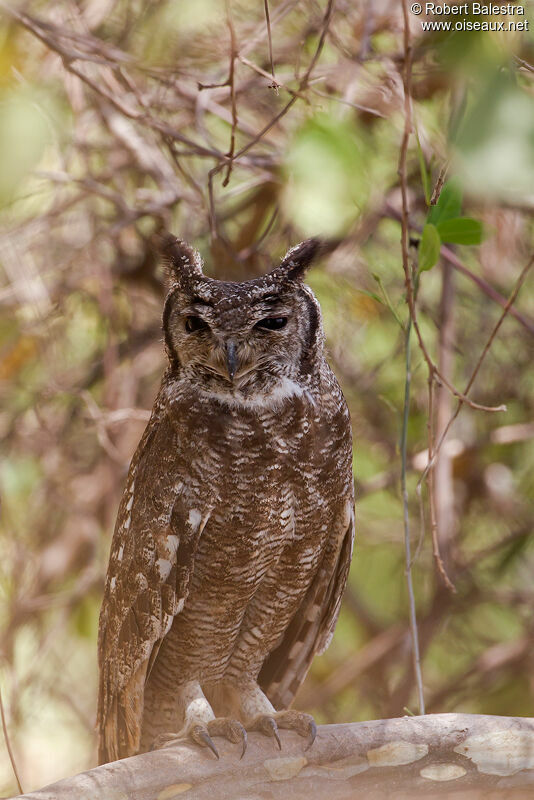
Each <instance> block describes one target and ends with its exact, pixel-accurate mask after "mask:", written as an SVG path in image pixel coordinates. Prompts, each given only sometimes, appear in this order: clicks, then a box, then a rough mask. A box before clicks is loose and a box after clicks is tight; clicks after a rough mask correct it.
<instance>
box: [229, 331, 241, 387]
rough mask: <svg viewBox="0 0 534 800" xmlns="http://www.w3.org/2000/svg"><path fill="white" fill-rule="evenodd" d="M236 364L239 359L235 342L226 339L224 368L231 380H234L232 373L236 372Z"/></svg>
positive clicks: (237, 364)
mask: <svg viewBox="0 0 534 800" xmlns="http://www.w3.org/2000/svg"><path fill="white" fill-rule="evenodd" d="M238 366H239V361H238V358H237V349H236V346H235V342H234V341H233V340H232V339H228V341H227V342H226V368H227V370H228V375H229V377H230V380H231V381H233V380H234V375H235V374H236V372H237V368H238Z"/></svg>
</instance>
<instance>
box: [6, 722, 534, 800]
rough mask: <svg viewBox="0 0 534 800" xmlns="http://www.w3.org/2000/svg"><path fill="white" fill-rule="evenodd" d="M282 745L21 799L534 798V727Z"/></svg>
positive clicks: (393, 727) (374, 726) (179, 752)
mask: <svg viewBox="0 0 534 800" xmlns="http://www.w3.org/2000/svg"><path fill="white" fill-rule="evenodd" d="M281 737H282V752H279V751H278V750H277V749H276V747H275V745H274V742H273V740H272V739H268V738H266V737H265V736H262V735H261V734H259V733H252V734H250V736H249V745H248V749H247V752H246V754H245V756H244V758H243V759H242V760H240V759H239V745H234V744H230V743H229V742H227V741H226V740H220V742H219V741H218V742H217V746H218V748H219V751H220V753H221V758H220V760H219V761H217V760H216V759H215V758H214V757H213V756H212V755H211V753H209V752H208V751H207V750H206V751H205V750H202V749H200V748H198V747H196V746H194V745H191V744H187V743H182V742H180V743H178V744H175V745H173V746H172V747H167V748H166V749H163V750H157V751H154V752H152V753H145V754H143V755H139V756H134V757H133V758H126V759H124V760H123V761H117V762H114V763H112V764H105V765H104V766H101V767H97V768H96V769H92V770H89V771H88V772H84V773H81V774H80V775H76V776H74V777H72V778H67V779H65V780H62V781H59V782H58V783H55V784H52V785H51V786H48V787H46V788H44V789H40V790H38V791H35V792H31V793H30V794H25V795H20V798H19V800H22V798H24V800H74V799H75V798H76V800H85V798H87V800H89V798H90V800H98V798H101V799H102V800H104V798H105V799H106V800H110V798H113V800H178V798H181V797H184V798H192V799H193V798H194V800H226V799H228V800H230V799H231V800H238V798H241V800H243V799H244V798H245V797H246V798H247V800H260V798H261V797H266V796H268V797H269V798H289V800H313V798H317V799H319V798H325V797H327V798H329V800H349V799H350V800H352V799H353V798H354V797H365V798H373V800H374V798H392V797H395V798H400V797H410V798H411V797H426V798H430V797H435V796H436V792H438V791H440V789H441V790H442V789H443V788H445V787H444V784H445V783H447V784H448V787H450V791H451V792H454V794H455V796H458V797H465V796H469V797H475V796H476V797H479V796H482V795H481V794H479V792H482V791H483V792H484V798H485V800H488V798H492V797H495V798H498V797H500V798H502V797H503V796H506V798H512V797H513V798H518V800H519V798H520V797H526V796H528V794H529V792H530V793H531V792H533V791H534V719H529V718H517V717H516V718H514V717H493V716H483V715H476V714H435V715H432V714H428V715H426V716H421V717H401V718H398V719H387V720H373V721H370V722H355V723H350V724H347V725H322V726H320V728H319V732H318V735H317V739H316V741H315V743H314V745H313V747H312V748H311V749H310V750H308V751H305V750H304V743H303V740H302V739H301V738H300V737H299V736H297V735H296V734H295V733H292V732H288V731H282V732H281ZM448 787H447V788H448ZM528 787H530V788H528ZM457 792H459V793H460V794H458V795H456V793H457ZM439 796H441V797H442V796H443V794H442V793H441V791H440V794H439ZM446 796H447V797H448V796H449V794H448V793H446Z"/></svg>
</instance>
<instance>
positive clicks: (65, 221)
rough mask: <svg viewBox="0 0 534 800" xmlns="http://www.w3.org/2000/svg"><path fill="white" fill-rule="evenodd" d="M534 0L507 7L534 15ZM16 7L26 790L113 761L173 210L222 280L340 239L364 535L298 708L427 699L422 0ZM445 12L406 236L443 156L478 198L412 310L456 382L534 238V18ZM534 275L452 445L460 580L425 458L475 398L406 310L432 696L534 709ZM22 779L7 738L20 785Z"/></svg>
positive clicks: (11, 231) (8, 35) (6, 153)
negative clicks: (113, 661) (136, 469)
mask: <svg viewBox="0 0 534 800" xmlns="http://www.w3.org/2000/svg"><path fill="white" fill-rule="evenodd" d="M522 8H523V10H524V11H525V14H524V15H523V16H521V15H514V17H509V18H503V17H499V19H500V20H501V21H502V20H503V19H504V20H506V22H508V21H509V20H510V21H511V20H512V19H515V20H516V21H518V20H519V21H523V20H530V21H531V23H532V22H533V21H534V15H533V14H532V5H529V4H527V5H524V6H523V7H522ZM266 12H267V13H268V21H267V19H266ZM0 15H1V16H0V43H1V53H0V206H1V209H0V211H1V226H2V227H1V231H0V267H1V269H0V274H1V276H2V277H1V286H0V393H1V411H0V437H1V442H2V459H1V463H0V492H1V523H0V524H1V527H0V593H1V605H0V620H1V628H2V638H1V664H0V684H1V689H2V697H3V703H4V708H5V716H6V722H7V727H8V730H9V734H10V740H11V744H12V748H13V751H14V755H15V759H16V762H17V765H18V768H19V772H20V774H21V779H22V783H23V786H24V789H25V790H30V789H32V788H35V787H38V786H39V785H42V784H45V783H48V782H50V781H52V780H56V779H59V778H61V777H64V776H67V775H69V774H72V773H74V772H76V771H80V770H82V769H85V768H87V767H89V766H92V765H94V764H95V736H94V720H95V702H96V681H97V673H96V632H97V624H98V613H99V608H100V602H101V597H102V591H103V581H104V575H105V570H106V565H107V558H108V552H109V545H110V539H111V534H112V531H113V526H114V521H115V516H116V512H117V507H118V502H119V498H120V495H121V492H122V488H123V485H124V480H125V476H126V473H127V469H128V464H129V460H130V458H131V456H132V454H133V451H134V449H135V446H136V444H137V442H138V440H139V438H140V436H141V433H142V431H143V429H144V426H145V425H146V422H147V420H148V417H149V412H150V409H151V406H152V403H153V400H154V398H155V395H156V392H157V389H158V385H159V381H160V378H161V374H162V371H163V369H164V366H165V357H164V351H163V345H162V335H161V328H160V315H161V309H162V301H163V297H164V291H165V290H164V279H163V274H162V271H161V267H160V265H159V261H158V257H157V253H156V250H155V247H154V241H155V237H156V235H157V234H158V232H160V231H162V230H165V229H167V230H170V231H172V232H173V233H175V234H177V235H179V236H181V237H183V238H185V239H187V240H189V241H190V242H192V243H193V244H194V245H195V246H196V247H198V248H199V249H200V250H201V252H202V253H203V255H204V257H205V260H206V271H207V272H208V273H209V274H210V275H213V276H216V277H218V278H225V279H230V280H236V279H245V278H248V277H252V276H254V275H258V274H261V273H263V272H265V271H267V270H268V269H270V268H271V267H272V265H273V264H275V263H277V261H278V259H279V258H280V257H281V256H282V255H283V253H284V252H285V251H286V249H287V248H288V247H289V246H291V245H294V244H295V243H297V242H298V241H300V240H302V239H304V238H306V237H307V236H311V235H323V236H327V237H330V238H335V239H339V241H340V244H339V246H338V247H337V248H336V249H335V250H334V251H333V252H332V253H331V254H330V255H329V256H328V257H326V258H324V259H323V261H322V262H321V263H320V264H319V265H318V266H317V267H315V269H314V270H312V271H311V274H310V275H309V283H310V284H311V286H312V287H313V289H314V291H315V292H316V294H317V296H318V298H319V300H320V302H321V304H322V308H323V312H324V322H325V327H326V332H327V337H328V348H329V358H330V361H331V364H332V366H333V367H334V369H335V372H336V374H337V375H338V377H339V380H340V382H341V384H342V387H343V390H344V392H345V395H346V397H347V400H348V403H349V406H350V410H351V414H352V421H353V429H354V439H355V455H354V464H355V475H356V496H357V544H356V550H355V558H354V561H353V566H352V570H351V575H350V580H349V587H348V590H347V594H346V596H345V600H344V605H343V610H342V613H341V618H340V622H339V625H338V628H337V632H336V635H335V637H334V640H333V643H332V645H331V647H330V649H329V650H328V652H327V653H326V654H325V655H324V656H321V657H318V658H317V659H316V660H315V662H314V664H313V668H312V670H311V672H310V674H309V676H308V678H307V680H306V683H305V684H304V686H303V688H302V690H301V693H300V695H299V697H298V700H297V706H298V707H301V708H305V709H306V710H307V711H310V712H313V713H314V714H315V716H316V719H317V720H318V721H319V722H321V723H326V722H348V721H357V720H364V719H368V718H379V717H391V716H400V715H403V714H410V713H417V712H418V704H417V692H416V687H415V682H414V677H413V668H412V656H411V652H412V651H411V638H410V628H409V624H408V600H407V590H406V579H405V563H404V560H405V555H404V541H403V537H404V533H403V521H402V519H403V506H402V495H401V489H400V474H401V458H400V450H399V439H400V433H401V428H402V420H403V414H404V383H405V376H406V363H405V328H406V323H407V320H408V309H407V304H406V296H405V286H404V273H403V268H402V257H401V248H400V235H401V228H400V222H399V219H400V214H401V192H400V188H399V177H398V172H397V170H398V162H399V152H400V146H401V140H402V133H403V128H404V122H405V120H404V94H403V70H404V69H405V49H404V42H403V16H402V4H401V3H400V2H398V0H378V1H376V0H336V2H335V3H334V2H333V1H332V0H320V1H319V2H315V0H269V3H268V4H264V3H260V2H252V0H228V2H227V3H225V2H224V1H223V0H180V2H173V1H172V0H56V2H54V3H48V2H46V1H45V0H24V2H10V3H9V5H8V7H5V6H2V11H0ZM464 18H465V19H468V18H469V16H468V15H465V17H464ZM426 19H427V18H426V17H425V16H424V14H423V15H422V16H414V15H410V29H411V37H412V44H413V52H412V57H413V67H412V97H413V108H412V113H413V135H412V136H411V137H410V141H409V147H408V150H407V161H406V170H407V201H408V206H409V211H410V213H409V226H410V253H409V256H410V259H411V260H412V262H413V264H415V265H416V264H417V262H418V251H419V253H420V256H419V257H420V258H423V255H422V253H421V249H422V248H420V247H419V246H418V245H419V243H420V242H419V239H420V233H421V230H422V228H423V226H424V225H425V220H426V222H427V223H428V222H429V221H430V220H431V219H434V221H436V217H435V216H434V217H429V216H428V205H429V203H430V202H431V200H432V194H434V198H433V199H434V201H435V200H436V198H437V195H438V194H439V186H440V184H441V183H443V180H445V182H446V183H445V186H446V191H447V193H448V194H447V197H449V198H450V197H452V198H453V206H454V209H453V212H451V213H452V216H453V217H455V218H458V217H460V216H461V217H462V218H463V217H467V218H468V219H469V220H470V221H468V223H465V222H464V223H462V224H461V225H460V231H459V233H458V230H456V232H454V230H452V229H451V226H449V229H448V230H449V235H448V237H447V235H446V233H445V232H444V231H445V228H443V227H442V228H441V229H440V228H439V225H437V230H438V233H439V236H438V234H435V233H434V232H433V231H430V234H432V235H430V234H429V237H428V241H427V242H426V244H425V254H424V259H425V265H424V266H425V271H424V272H421V273H420V280H419V291H418V296H417V311H418V318H419V324H420V328H421V335H422V337H423V339H424V342H425V345H426V348H427V349H428V352H429V354H430V356H431V358H432V359H433V361H434V363H435V364H436V365H437V366H438V368H439V370H440V372H441V374H442V375H443V376H444V377H445V378H446V379H447V381H448V382H449V383H450V384H451V385H453V386H455V387H457V389H458V390H459V391H461V392H463V391H464V390H465V387H466V385H467V383H468V381H469V378H470V376H471V375H472V373H473V371H474V369H475V367H476V366H477V363H478V362H479V359H480V357H481V355H482V353H483V350H484V347H485V346H486V343H487V341H488V339H489V337H490V334H491V332H492V331H493V329H494V327H495V325H496V323H497V321H498V320H499V317H500V315H501V314H502V311H503V308H502V305H503V303H504V302H505V299H506V298H507V297H508V296H509V295H510V293H511V292H512V290H513V288H514V286H515V285H516V282H517V280H518V278H519V276H520V273H521V270H522V269H523V268H524V267H525V265H526V263H527V262H528V259H529V257H530V255H531V252H532V250H533V235H532V234H533V216H534V97H533V95H534V39H533V35H532V33H531V32H529V31H527V32H514V31H504V32H503V31H500V32H491V31H489V32H484V31H479V32H466V31H456V32H452V33H447V32H444V31H441V32H432V31H430V32H428V31H427V32H424V31H423V30H422V27H421V22H422V21H424V20H426ZM440 19H442V20H443V19H445V20H446V19H448V18H447V17H441V18H440ZM452 19H453V22H454V21H455V20H457V19H458V18H452ZM472 19H475V18H474V17H472ZM476 19H478V20H483V19H484V20H486V21H488V20H490V18H489V17H487V18H482V17H477V18H476ZM495 19H496V18H495ZM268 22H269V24H268ZM451 187H453V188H451ZM445 211H446V209H445ZM445 211H444V209H443V208H442V211H441V212H440V213H442V220H443V213H445ZM431 213H434V212H431ZM451 213H449V214H448V216H449V217H451ZM445 216H447V215H445ZM445 221H446V219H445ZM473 221H474V222H473ZM452 227H453V228H454V225H453V226H452ZM482 227H483V231H484V233H483V236H481V235H480V231H481V230H482ZM434 228H435V229H436V226H434ZM440 231H441V232H440ZM469 231H471V233H469ZM436 236H437V237H438V238H437V240H436ZM480 240H481V244H478V242H479V241H480ZM440 245H442V248H441V258H439V260H438V254H439V247H440ZM436 247H437V249H436ZM429 253H430V255H429ZM436 261H437V263H435V262H436ZM421 265H422V263H421V261H420V266H421ZM532 283H533V282H532V278H531V277H530V280H529V277H528V276H527V279H526V281H525V284H524V286H523V288H522V291H521V292H520V293H519V296H518V298H517V300H516V302H515V303H514V307H513V308H512V309H511V310H510V312H509V313H508V314H507V315H506V317H505V319H504V321H503V323H502V325H501V327H500V329H499V331H498V333H497V335H496V336H495V338H494V341H493V343H492V346H491V348H490V350H489V352H488V353H487V355H486V356H485V358H484V360H483V362H482V364H481V366H480V369H479V372H478V375H477V378H476V381H475V382H474V386H473V389H472V390H471V392H470V397H471V398H472V399H473V400H474V401H476V402H477V403H479V404H483V405H486V406H499V405H501V404H506V408H507V410H506V411H501V412H495V413H491V412H484V411H480V410H476V409H474V408H472V407H469V406H466V405H464V406H463V407H462V409H461V411H460V413H459V415H458V417H457V418H456V420H455V422H454V424H453V425H452V427H451V429H450V431H449V433H448V436H447V439H446V441H445V442H444V444H443V446H442V448H441V449H440V451H439V457H438V459H437V461H436V463H435V469H434V478H435V480H434V483H435V486H434V497H433V499H434V504H435V509H436V521H437V526H438V537H439V544H440V550H441V555H442V558H443V561H444V564H445V568H446V570H447V572H448V575H449V577H450V579H451V581H452V582H453V584H454V587H455V590H456V591H455V592H452V591H451V590H450V589H448V588H447V587H446V586H445V584H444V581H443V580H442V578H441V577H440V576H439V574H438V573H437V570H436V566H435V563H434V559H433V556H432V543H431V537H430V532H429V507H428V506H429V504H428V500H429V497H428V487H427V485H426V483H425V482H424V481H423V484H422V492H421V503H420V502H419V499H418V492H417V485H418V482H419V481H420V479H421V476H422V472H423V470H424V468H425V465H426V463H427V460H428V458H427V447H428V425H429V423H430V421H431V422H432V426H433V431H434V437H435V440H436V437H438V436H439V434H440V432H441V431H442V430H443V429H444V427H445V425H446V423H447V421H448V420H449V419H450V417H451V415H452V414H453V413H454V411H455V409H456V406H457V401H456V399H455V398H454V396H453V395H452V394H451V392H450V391H449V389H447V388H446V387H445V386H444V385H442V386H441V387H440V386H439V385H438V386H436V388H435V391H434V396H433V408H432V413H431V415H430V416H429V403H428V399H429V397H428V370H427V366H426V363H425V361H424V359H423V357H422V355H421V351H420V349H419V347H418V345H417V341H416V339H415V337H412V361H411V373H412V387H411V403H410V407H409V417H408V426H407V461H406V466H407V471H408V475H407V479H408V492H409V514H410V521H411V537H412V549H413V553H414V560H413V568H412V572H413V579H414V584H415V601H416V608H417V619H418V630H419V637H420V646H421V653H422V672H423V685H424V693H425V699H426V707H427V711H430V712H442V711H464V712H475V713H489V714H508V715H534V682H533V675H534V663H533V655H532V647H531V642H532V634H533V627H534V617H533V614H532V608H533V603H534V582H533V579H532V575H533V571H534V540H533V537H532V519H533V511H534V415H533V406H534V370H533V367H532V363H533V356H534V348H533V344H534V292H533V291H532ZM12 793H16V784H15V782H14V778H13V774H12V770H11V767H10V763H9V759H8V756H7V751H6V747H5V742H4V741H3V740H2V737H0V794H3V795H4V796H8V795H9V794H12Z"/></svg>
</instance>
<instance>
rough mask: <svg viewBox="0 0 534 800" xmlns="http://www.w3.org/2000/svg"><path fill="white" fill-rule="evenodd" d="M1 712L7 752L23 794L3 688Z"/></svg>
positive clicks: (0, 693) (0, 691)
mask: <svg viewBox="0 0 534 800" xmlns="http://www.w3.org/2000/svg"><path fill="white" fill-rule="evenodd" d="M0 714H1V715H2V730H3V731H4V740H5V743H6V749H7V753H8V755H9V760H10V761H11V767H12V769H13V773H14V775H15V780H16V781H17V787H18V790H19V794H23V793H24V790H23V788H22V784H21V782H20V777H19V772H18V769H17V764H16V762H15V756H14V755H13V750H12V749H11V742H10V741H9V734H8V732H7V723H6V715H5V712H4V701H3V700H2V690H1V689H0Z"/></svg>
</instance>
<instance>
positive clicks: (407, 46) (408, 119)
mask: <svg viewBox="0 0 534 800" xmlns="http://www.w3.org/2000/svg"><path fill="white" fill-rule="evenodd" d="M402 13H403V16H404V73H403V85H404V131H403V135H402V142H401V147H400V153H399V167H398V173H399V179H400V186H401V195H402V221H401V249H402V266H403V269H404V278H405V283H406V290H407V294H408V299H409V302H410V319H409V320H408V324H407V325H406V331H405V340H404V341H405V355H406V361H405V370H406V379H405V384H404V414H403V420H402V432H401V484H402V504H403V516H404V555H405V570H404V574H405V576H406V584H407V587H408V602H409V614H410V630H411V636H412V659H413V670H414V677H415V682H416V685H417V694H418V700H419V713H420V714H424V713H425V697H424V692H423V677H422V674H421V659H420V654H419V633H418V630H417V614H416V609H415V596H414V591H413V580H412V557H411V543H410V514H409V508H408V487H407V484H406V471H407V463H406V449H407V439H408V418H409V411H410V386H411V347H410V337H411V332H412V321H413V319H414V317H413V314H412V308H413V305H414V299H413V283H412V270H411V265H410V258H409V254H408V193H407V178H406V156H407V153H408V142H409V140H410V135H411V133H412V106H411V81H412V45H411V42H410V23H409V19H408V8H407V1H406V0H403V2H402Z"/></svg>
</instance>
